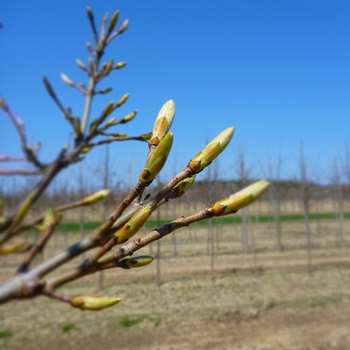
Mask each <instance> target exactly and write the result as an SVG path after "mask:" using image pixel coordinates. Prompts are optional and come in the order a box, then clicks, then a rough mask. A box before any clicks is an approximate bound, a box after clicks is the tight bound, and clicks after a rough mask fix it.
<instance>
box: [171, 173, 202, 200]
mask: <svg viewBox="0 0 350 350" xmlns="http://www.w3.org/2000/svg"><path fill="white" fill-rule="evenodd" d="M195 177H196V176H195V175H193V176H191V177H188V178H186V179H184V180H182V181H180V182H179V183H178V184H177V185H176V186H175V187H174V189H173V190H174V191H175V192H176V193H177V197H181V196H182V195H183V194H184V193H185V192H187V191H188V190H189V189H190V187H191V186H192V185H193V183H194V180H195Z"/></svg>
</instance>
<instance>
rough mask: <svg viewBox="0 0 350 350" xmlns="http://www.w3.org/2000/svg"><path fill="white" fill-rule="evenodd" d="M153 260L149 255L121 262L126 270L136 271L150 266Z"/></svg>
mask: <svg viewBox="0 0 350 350" xmlns="http://www.w3.org/2000/svg"><path fill="white" fill-rule="evenodd" d="M152 261H153V258H152V257H151V256H149V255H142V256H135V257H133V258H128V259H124V260H122V261H121V263H122V267H123V268H125V269H134V268H137V267H143V266H146V265H148V264H150V263H151V262H152Z"/></svg>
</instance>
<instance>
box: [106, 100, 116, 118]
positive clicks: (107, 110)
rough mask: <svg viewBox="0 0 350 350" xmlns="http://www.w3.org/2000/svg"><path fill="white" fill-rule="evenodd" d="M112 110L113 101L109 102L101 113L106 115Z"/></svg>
mask: <svg viewBox="0 0 350 350" xmlns="http://www.w3.org/2000/svg"><path fill="white" fill-rule="evenodd" d="M113 110H114V102H109V103H108V105H107V107H106V108H105V110H104V112H103V114H104V115H105V116H106V117H108V116H109V115H110V114H111V113H112V112H113Z"/></svg>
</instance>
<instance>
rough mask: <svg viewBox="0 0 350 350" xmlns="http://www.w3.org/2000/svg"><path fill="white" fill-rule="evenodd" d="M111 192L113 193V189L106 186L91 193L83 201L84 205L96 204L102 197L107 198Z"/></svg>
mask: <svg viewBox="0 0 350 350" xmlns="http://www.w3.org/2000/svg"><path fill="white" fill-rule="evenodd" d="M110 193H111V190H110V189H109V188H106V189H104V190H101V191H98V192H96V193H94V194H91V195H90V196H87V197H85V198H84V199H83V200H82V201H81V202H82V204H83V205H92V204H96V203H97V202H99V201H101V200H102V199H105V198H106V197H107V196H108V195H109V194H110Z"/></svg>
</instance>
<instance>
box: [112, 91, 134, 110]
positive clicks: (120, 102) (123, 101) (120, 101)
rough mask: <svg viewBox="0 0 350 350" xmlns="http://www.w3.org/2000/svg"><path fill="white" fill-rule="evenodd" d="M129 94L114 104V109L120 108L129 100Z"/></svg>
mask: <svg viewBox="0 0 350 350" xmlns="http://www.w3.org/2000/svg"><path fill="white" fill-rule="evenodd" d="M129 95H130V94H125V95H124V96H123V97H122V98H121V99H120V100H119V101H118V102H117V103H116V104H115V108H118V107H120V106H121V105H123V104H124V103H125V102H126V100H127V99H128V98H129Z"/></svg>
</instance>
